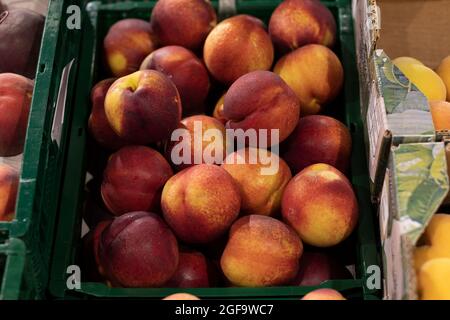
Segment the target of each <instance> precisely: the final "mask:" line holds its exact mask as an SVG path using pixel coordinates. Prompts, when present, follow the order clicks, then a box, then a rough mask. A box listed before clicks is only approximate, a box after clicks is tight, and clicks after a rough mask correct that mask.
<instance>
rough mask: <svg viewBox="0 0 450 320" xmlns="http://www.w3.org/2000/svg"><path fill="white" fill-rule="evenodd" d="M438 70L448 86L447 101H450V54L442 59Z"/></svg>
mask: <svg viewBox="0 0 450 320" xmlns="http://www.w3.org/2000/svg"><path fill="white" fill-rule="evenodd" d="M436 71H437V74H438V75H439V76H440V77H441V79H442V81H444V84H445V86H446V87H447V101H450V56H448V57H446V58H445V59H444V60H442V62H441V64H440V65H439V67H438V68H437V70H436Z"/></svg>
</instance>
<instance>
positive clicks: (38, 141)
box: [0, 0, 81, 299]
mask: <svg viewBox="0 0 450 320" xmlns="http://www.w3.org/2000/svg"><path fill="white" fill-rule="evenodd" d="M74 3H76V1H71V3H70V4H74ZM79 3H81V1H79ZM68 5H69V1H60V0H51V1H50V3H49V9H48V15H47V19H46V22H45V28H44V34H43V38H42V44H41V51H40V57H39V63H38V68H37V72H36V78H35V88H34V93H33V99H32V104H31V111H30V116H29V122H28V129H27V135H26V143H25V147H24V154H23V162H22V163H23V164H22V172H21V176H20V184H19V191H18V197H17V204H16V217H15V219H14V220H13V221H11V222H0V232H1V233H2V234H3V235H6V237H7V238H8V237H9V238H10V240H6V242H5V243H4V244H2V245H1V250H2V251H1V252H5V256H6V263H5V268H4V269H3V274H2V278H1V292H0V298H4V299H18V298H24V299H35V298H42V297H44V294H45V290H46V288H47V284H48V276H49V270H50V257H51V250H52V244H53V239H54V236H55V232H54V230H55V221H56V212H57V206H58V198H59V191H58V190H59V189H60V182H61V180H62V179H61V177H62V176H61V173H62V169H63V163H64V154H65V141H66V140H67V138H66V135H67V129H68V128H67V126H58V124H59V125H61V124H62V122H64V123H65V122H67V121H68V114H67V112H64V108H65V103H64V99H63V97H64V95H63V92H64V91H65V90H67V93H68V94H67V97H66V99H67V101H70V99H71V96H72V94H73V92H74V90H73V85H74V83H73V80H72V79H73V76H74V70H76V68H77V67H76V66H77V59H76V58H77V56H78V50H79V44H80V40H81V37H80V33H81V32H80V30H69V29H68V28H66V27H65V26H66V20H65V17H66V9H67V6H68ZM72 61H73V64H72V68H71V69H70V68H69V67H67V68H66V66H68V64H69V63H70V62H72ZM64 70H66V71H64ZM63 74H65V75H66V77H64V78H65V79H66V80H67V81H62V78H63ZM58 127H60V128H61V130H58ZM19 243H20V245H19ZM19 257H21V258H19ZM21 273H22V274H21Z"/></svg>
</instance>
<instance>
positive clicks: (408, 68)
mask: <svg viewBox="0 0 450 320" xmlns="http://www.w3.org/2000/svg"><path fill="white" fill-rule="evenodd" d="M397 67H398V68H399V69H400V70H401V71H402V72H403V73H404V75H405V76H406V77H407V78H408V79H409V80H410V81H411V82H412V83H413V84H414V85H415V86H416V87H417V88H418V89H419V90H420V91H422V93H423V94H424V95H425V96H426V97H427V99H428V100H429V101H434V100H445V99H446V97H447V89H446V87H445V84H444V82H443V81H442V79H441V78H440V77H439V76H438V75H437V73H436V72H434V71H433V70H431V69H430V68H428V67H426V66H424V65H421V64H417V63H405V62H402V63H400V64H399V65H397Z"/></svg>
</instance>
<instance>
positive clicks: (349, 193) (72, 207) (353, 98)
mask: <svg viewBox="0 0 450 320" xmlns="http://www.w3.org/2000/svg"><path fill="white" fill-rule="evenodd" d="M110 2H111V1H95V2H90V3H87V4H86V6H85V7H83V9H82V13H83V19H82V27H81V30H82V31H81V33H82V36H81V41H80V42H79V46H78V48H77V53H78V55H76V58H75V61H74V64H73V75H74V79H73V87H71V89H72V90H73V92H76V95H75V94H73V95H71V97H70V98H69V99H67V101H66V114H69V115H70V119H69V120H68V121H65V122H64V127H66V126H67V127H68V130H69V134H68V135H67V137H65V138H66V140H65V141H64V143H65V145H66V146H67V156H66V159H65V163H64V169H63V170H64V172H63V175H62V176H63V181H62V188H61V190H60V201H59V208H58V217H57V226H56V236H55V239H54V248H53V249H54V250H53V255H52V266H51V274H50V282H49V290H48V294H49V296H50V297H53V298H91V299H92V298H127V297H134V298H136V297H140V298H163V297H166V296H168V295H170V294H174V293H180V292H184V293H189V294H192V295H194V296H197V297H199V298H202V299H203V298H285V299H298V298H301V297H303V296H305V295H306V294H308V293H309V292H311V291H314V290H315V289H319V288H329V289H334V290H335V291H333V290H328V291H325V294H330V292H333V294H336V295H337V296H339V297H340V296H341V295H343V296H344V297H346V298H355V299H375V298H376V297H377V296H379V287H378V288H377V287H374V286H371V285H370V281H368V279H369V277H370V276H371V275H372V273H371V271H370V270H373V268H374V267H375V268H379V257H378V252H377V240H376V233H377V229H376V224H375V223H374V215H373V208H372V206H371V203H370V192H369V180H368V175H367V167H366V160H365V151H364V150H365V149H364V138H363V128H362V123H361V118H360V108H359V104H358V101H359V99H358V84H357V72H356V64H355V47H354V36H353V28H352V20H351V9H350V7H349V3H348V2H347V1H326V2H323V4H320V2H319V1H293V0H288V1H285V2H284V3H283V4H281V5H280V2H279V1H256V0H255V1H237V2H236V3H235V5H234V6H231V8H232V10H235V12H234V13H233V14H231V16H230V17H229V18H227V19H225V20H223V21H218V22H215V21H216V17H217V16H218V17H221V16H223V14H222V12H219V8H221V7H222V8H223V3H220V4H219V3H218V2H215V1H213V2H212V3H211V4H210V3H208V2H204V1H193V0H189V1H188V0H160V1H159V2H154V1H127V2H120V3H110ZM187 2H190V3H192V5H193V6H195V7H196V8H197V10H194V11H189V9H187V8H188V7H187V6H183V4H185V3H187ZM291 6H292V8H291ZM233 7H234V9H233ZM283 7H284V8H285V9H283ZM277 8H278V9H277ZM228 9H230V8H228ZM275 10H276V11H275ZM291 11H292V12H294V13H295V12H299V11H300V12H302V13H305V14H308V16H309V20H308V24H310V23H312V24H317V27H318V28H319V29H320V30H321V32H320V34H319V35H302V34H299V35H296V36H297V37H298V39H297V40H296V41H292V42H291V41H290V40H289V39H290V38H289V37H287V36H286V34H285V33H286V32H293V33H295V32H296V31H295V30H301V29H302V28H298V26H289V25H285V24H284V21H286V19H284V17H285V15H290V14H291V13H292V12H291ZM195 12H200V13H199V14H200V16H199V17H197V18H194V17H195V15H194V14H195ZM274 12H275V14H274ZM277 12H278V13H277ZM228 13H230V12H229V11H228ZM294 13H292V14H294ZM242 14H244V15H242ZM277 15H278V18H277ZM150 18H151V19H150ZM136 19H138V20H136ZM191 19H193V20H194V21H191ZM149 21H151V22H149ZM319 21H320V22H319ZM305 23H306V22H305ZM183 26H184V27H183ZM267 27H268V28H267ZM211 29H212V30H211ZM150 30H152V31H150ZM224 30H228V32H224ZM242 30H246V32H242ZM156 39H158V41H156ZM205 39H206V40H205ZM311 43H316V44H311ZM124 44H126V45H124ZM137 44H138V45H137ZM307 44H310V45H307ZM168 45H171V46H168ZM175 45H177V46H175ZM202 46H204V50H203V51H202V50H201V48H202ZM298 47H300V48H298ZM297 48H298V49H297ZM175 57H176V59H174V58H175ZM321 59H323V60H321ZM271 70H272V71H274V72H271ZM300 75H301V76H302V77H304V78H305V79H308V81H304V83H305V85H302V84H299V83H297V82H296V79H297V77H300ZM321 77H322V78H321ZM304 90H305V91H304ZM316 90H317V91H316ZM299 102H300V103H299ZM319 112H320V113H321V114H322V115H320V116H319V115H314V114H317V113H319ZM299 113H300V118H299ZM307 114H310V116H309V117H306V115H307ZM136 115H139V116H137V117H136ZM181 119H183V120H181ZM299 119H300V120H299ZM180 120H181V123H180ZM198 123H200V127H199V128H200V129H199V130H200V132H201V133H204V132H205V131H206V132H207V129H213V131H212V132H215V134H218V135H217V136H216V140H214V141H215V142H224V141H227V144H226V145H225V146H224V145H223V144H219V147H218V148H215V149H214V151H215V153H212V157H210V158H207V157H205V158H202V156H201V155H200V159H197V160H200V162H204V164H196V165H195V166H192V165H191V164H190V163H188V162H189V161H190V160H192V159H191V158H190V157H183V156H182V155H181V154H179V155H181V158H184V160H186V159H187V161H185V162H183V161H178V160H179V159H178V160H177V159H176V158H174V157H173V156H171V155H173V154H175V151H176V150H177V149H180V148H182V147H183V146H184V144H183V143H182V141H184V142H186V141H189V140H190V139H189V138H186V139H185V140H184V139H183V140H182V141H181V142H180V141H178V142H177V141H175V142H174V141H170V140H169V138H170V136H171V135H172V133H174V132H175V133H176V132H181V133H182V134H187V133H194V131H196V130H198V126H197V124H198ZM226 128H227V129H243V130H247V129H278V130H279V131H278V134H279V135H278V138H279V139H280V140H284V141H283V142H282V143H281V144H280V145H278V144H277V143H276V139H275V138H273V140H271V138H272V137H275V136H270V135H269V136H267V135H266V133H263V135H262V136H261V134H260V138H259V139H256V141H257V142H262V141H266V142H267V143H268V145H269V148H270V149H271V151H272V153H263V154H265V155H266V156H270V157H272V158H270V159H277V160H276V162H277V163H278V164H279V166H278V170H276V171H275V174H274V173H272V174H271V175H268V176H264V175H263V174H262V173H261V172H262V171H263V170H261V169H270V168H268V167H267V163H266V164H263V163H262V162H261V161H259V162H256V163H252V164H249V163H243V164H233V160H236V158H241V157H244V158H245V156H248V155H250V154H253V152H257V150H259V149H256V148H246V149H244V150H245V152H243V153H240V152H238V151H236V150H231V153H230V154H229V155H228V156H227V157H226V159H227V160H230V161H226V160H225V159H224V158H225V156H226V152H225V151H226V146H229V144H230V141H229V140H226V135H224V133H226V131H225V129H226ZM177 130H181V131H177ZM269 132H270V131H269ZM259 133H261V131H260V132H259ZM231 141H234V140H231ZM193 145H194V143H193V144H191V145H190V147H189V148H188V149H185V151H184V152H189V151H188V150H190V151H194V152H195V151H197V150H196V149H195V148H194V150H191V149H190V148H191V147H192V146H193ZM252 146H253V145H252ZM197 147H199V148H200V149H201V151H202V153H201V154H204V152H203V151H205V150H206V149H207V147H208V143H207V142H205V141H204V142H203V143H200V145H197ZM210 147H211V145H210ZM278 147H279V148H280V156H281V157H278V156H277V155H276V152H275V151H277V148H278ZM221 148H222V149H221ZM320 149H322V150H327V152H328V154H327V152H325V153H321V152H319V151H318V150H320ZM299 150H301V151H299ZM330 150H333V151H330ZM222 151H223V152H222ZM258 152H259V153H261V151H258ZM220 155H222V156H223V157H222V156H220ZM193 158H196V157H194V156H193ZM246 158H247V159H249V158H248V157H246ZM260 159H262V158H260ZM194 160H196V159H194ZM194 162H195V161H194ZM223 162H225V163H223ZM235 162H236V161H235ZM244 162H245V161H244ZM319 162H324V164H317V163H319ZM196 163H198V162H196ZM314 164H315V165H314ZM311 165H312V166H311ZM333 166H335V167H336V168H334V167H333ZM302 169H303V170H304V171H301V170H302ZM300 171H301V173H300ZM341 171H342V172H341ZM294 176H295V178H293V177H294ZM313 189H314V190H313ZM302 190H303V191H302ZM336 190H339V192H337V191H336ZM299 203H302V204H305V205H300V204H299ZM316 211H319V212H322V216H323V217H327V215H328V216H329V217H330V218H329V219H331V220H329V219H324V220H323V221H321V222H318V221H316V222H311V223H310V224H309V225H305V224H302V223H301V221H300V220H302V216H304V217H303V219H306V218H308V219H313V220H315V219H317V217H318V215H314V214H313V213H314V212H316ZM149 212H153V213H149ZM331 221H333V222H331ZM336 226H339V228H336ZM87 229H89V232H88V233H86V230H87ZM275 231H276V232H275ZM161 239H164V241H161ZM158 243H159V245H158ZM130 246H131V247H132V248H133V250H122V249H123V248H125V247H128V248H129V247H130ZM338 257H339V258H338ZM280 265H282V266H283V267H282V268H280ZM346 265H352V266H353V270H351V272H350V271H349V269H347V268H345V266H346ZM77 266H78V267H80V269H77ZM131 266H133V267H132V268H131ZM196 266H197V267H196ZM74 267H75V268H74ZM192 268H194V269H195V270H196V271H195V272H196V274H195V276H196V280H195V281H189V280H188V279H187V278H186V274H187V273H189V272H191V271H190V270H191V269H192ZM77 270H78V271H77ZM316 270H320V272H318V273H317V274H315V271H316ZM322 271H323V272H322ZM77 272H81V275H80V274H79V273H78V274H77ZM321 272H322V273H321ZM78 276H81V283H80V282H79V281H78V279H79V278H78ZM336 291H338V292H339V293H336ZM320 294H321V293H320V292H319V293H318V295H319V296H320Z"/></svg>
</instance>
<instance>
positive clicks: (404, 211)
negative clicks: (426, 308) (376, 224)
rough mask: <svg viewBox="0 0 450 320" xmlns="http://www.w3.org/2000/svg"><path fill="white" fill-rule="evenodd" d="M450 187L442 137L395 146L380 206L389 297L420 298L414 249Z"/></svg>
mask: <svg viewBox="0 0 450 320" xmlns="http://www.w3.org/2000/svg"><path fill="white" fill-rule="evenodd" d="M449 188H450V186H449V178H448V174H447V158H446V152H445V146H444V142H433V143H411V144H401V145H399V146H397V147H396V146H393V147H392V149H391V154H390V158H389V165H388V170H387V178H386V179H385V183H384V187H383V190H382V193H381V201H380V204H381V205H380V207H379V218H380V239H381V245H382V257H383V267H384V285H385V286H384V298H385V299H396V300H397V299H417V284H416V275H415V271H414V261H413V252H414V248H415V246H416V244H417V241H418V240H419V238H420V236H421V235H422V233H423V232H424V230H425V228H426V226H427V225H428V223H429V221H430V220H431V218H432V216H433V214H435V213H436V212H437V210H438V209H439V207H440V206H441V204H442V202H443V201H444V199H445V197H446V195H447V193H448V191H449Z"/></svg>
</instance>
